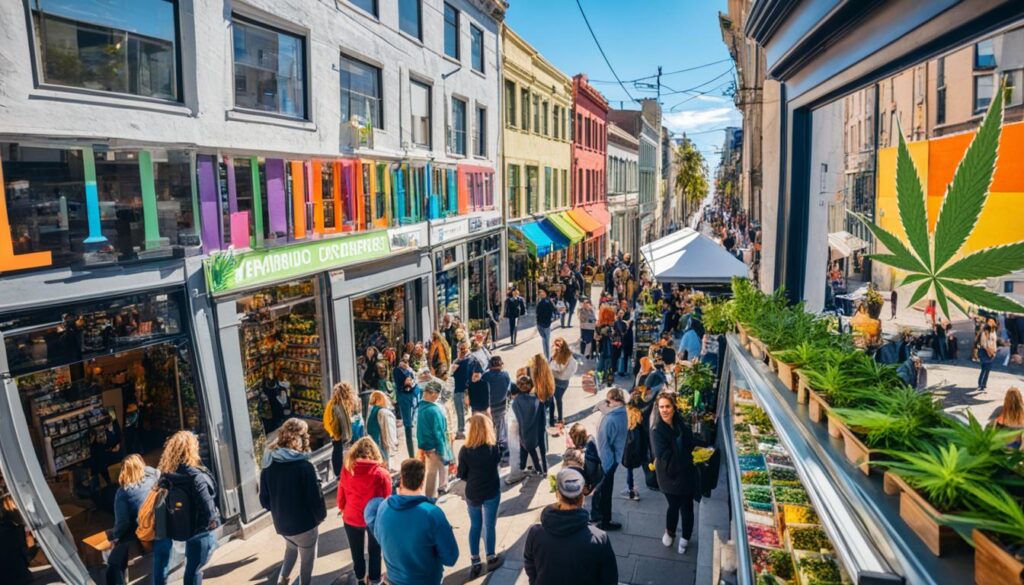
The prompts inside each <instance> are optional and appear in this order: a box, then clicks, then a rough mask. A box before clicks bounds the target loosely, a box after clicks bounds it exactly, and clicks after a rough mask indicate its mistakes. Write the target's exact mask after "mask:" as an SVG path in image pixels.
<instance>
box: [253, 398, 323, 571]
mask: <svg viewBox="0 0 1024 585" xmlns="http://www.w3.org/2000/svg"><path fill="white" fill-rule="evenodd" d="M309 452H310V448H309V425H308V424H306V421H304V420H302V419H298V418H290V419H288V420H286V421H284V424H282V425H281V427H280V428H279V429H278V431H277V438H276V439H274V442H273V443H271V444H270V445H268V446H267V451H266V452H265V453H264V455H263V471H262V472H261V473H260V505H261V506H263V508H264V509H265V510H267V511H269V512H270V515H271V517H272V518H273V521H274V529H275V530H276V531H277V533H278V534H280V535H281V536H282V537H283V538H284V542H285V550H284V561H283V562H282V563H281V571H280V572H279V573H278V577H277V581H276V582H277V583H279V584H284V585H287V584H288V583H290V582H291V573H292V567H294V566H295V560H296V558H298V560H299V584H300V585H309V583H310V580H311V579H312V577H313V561H314V560H315V559H316V543H317V540H318V539H319V526H320V524H321V523H322V522H323V521H324V518H326V517H327V508H326V507H325V506H324V496H323V492H322V491H321V488H320V478H319V477H318V476H317V474H316V469H315V468H314V467H313V464H312V463H310V462H309Z"/></svg>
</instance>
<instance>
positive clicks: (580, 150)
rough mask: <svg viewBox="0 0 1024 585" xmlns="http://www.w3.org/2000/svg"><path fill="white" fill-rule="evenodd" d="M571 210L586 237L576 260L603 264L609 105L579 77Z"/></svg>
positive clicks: (574, 85)
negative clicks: (589, 259) (588, 259)
mask: <svg viewBox="0 0 1024 585" xmlns="http://www.w3.org/2000/svg"><path fill="white" fill-rule="evenodd" d="M572 89H573V139H572V171H571V176H572V207H573V208H572V210H571V211H569V215H570V216H571V217H572V219H573V221H575V222H576V223H577V224H579V226H580V227H581V228H583V229H584V230H585V231H586V233H587V238H586V239H585V240H583V242H582V243H580V244H578V246H580V247H581V248H582V249H580V250H577V251H576V254H573V256H575V257H576V258H580V259H583V260H585V259H587V258H594V259H595V260H597V261H598V262H601V261H602V260H603V259H604V257H605V255H606V254H607V252H608V248H607V241H608V238H607V237H606V236H605V232H606V230H607V229H608V226H609V225H611V216H610V215H609V214H608V203H607V196H608V189H607V183H606V174H605V163H606V161H607V159H608V151H607V147H608V132H607V124H608V101H607V100H606V99H604V96H603V95H601V92H599V91H597V89H595V88H594V87H593V86H592V85H590V83H588V81H587V76H586V75H585V74H583V73H580V74H578V75H576V76H575V77H573V78H572Z"/></svg>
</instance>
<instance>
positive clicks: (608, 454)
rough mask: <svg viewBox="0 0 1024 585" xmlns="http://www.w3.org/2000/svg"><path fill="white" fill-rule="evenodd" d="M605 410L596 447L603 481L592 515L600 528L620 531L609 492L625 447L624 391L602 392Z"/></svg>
mask: <svg viewBox="0 0 1024 585" xmlns="http://www.w3.org/2000/svg"><path fill="white" fill-rule="evenodd" d="M604 408H605V413H604V416H603V417H602V418H601V424H600V426H598V428H597V448H598V451H599V452H600V455H601V465H602V467H603V468H604V481H603V482H601V488H600V489H599V490H598V492H597V494H596V495H595V497H594V501H593V509H592V510H591V513H592V515H593V516H594V517H595V519H600V520H599V521H600V524H598V527H599V528H601V529H602V530H619V529H620V528H622V524H619V523H618V522H612V494H613V493H614V489H615V469H616V468H617V467H618V465H619V462H620V461H622V455H623V453H624V452H625V450H626V433H627V430H628V422H627V418H626V394H625V393H624V392H623V391H622V389H621V388H618V387H612V388H609V389H608V393H607V394H605V405H604Z"/></svg>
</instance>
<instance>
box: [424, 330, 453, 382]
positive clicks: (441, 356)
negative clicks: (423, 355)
mask: <svg viewBox="0 0 1024 585" xmlns="http://www.w3.org/2000/svg"><path fill="white" fill-rule="evenodd" d="M427 365H428V366H429V367H430V373H431V374H433V375H434V376H436V377H438V378H440V379H442V380H447V379H448V370H450V369H451V366H452V348H451V346H450V345H448V341H446V340H445V338H444V335H442V334H441V332H440V331H437V330H434V333H433V334H432V335H431V337H430V349H429V350H428V351H427Z"/></svg>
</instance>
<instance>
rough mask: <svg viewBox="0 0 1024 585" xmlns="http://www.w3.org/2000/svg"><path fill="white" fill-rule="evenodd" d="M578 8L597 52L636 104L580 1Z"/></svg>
mask: <svg viewBox="0 0 1024 585" xmlns="http://www.w3.org/2000/svg"><path fill="white" fill-rule="evenodd" d="M576 6H578V7H579V9H580V15H581V16H582V17H583V22H584V23H586V25H587V30H589V31H590V36H591V38H593V39H594V44H595V45H597V50H598V51H600V52H601V56H602V57H604V62H605V65H607V66H608V70H609V71H611V72H612V76H613V77H615V80H616V81H618V82H619V87H621V88H622V91H624V92H626V95H628V96H629V99H631V100H633V101H634V102H635V101H638V100H637V99H636V98H635V97H633V94H631V93H629V90H628V89H626V84H624V83H622V80H621V79H619V74H618V73H616V72H615V68H614V67H612V62H611V61H609V60H608V55H606V54H605V53H604V49H603V48H601V42H600V41H598V40H597V35H596V34H594V29H593V27H591V26H590V21H589V20H587V13H586V12H584V11H583V5H582V4H580V0H576Z"/></svg>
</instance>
